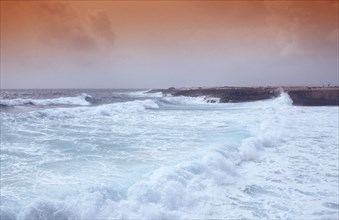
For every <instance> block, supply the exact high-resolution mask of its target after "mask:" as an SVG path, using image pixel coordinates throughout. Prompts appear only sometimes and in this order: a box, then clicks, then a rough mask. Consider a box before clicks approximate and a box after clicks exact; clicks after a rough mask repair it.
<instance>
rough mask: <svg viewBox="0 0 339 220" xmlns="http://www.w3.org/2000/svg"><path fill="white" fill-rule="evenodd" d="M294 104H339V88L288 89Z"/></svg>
mask: <svg viewBox="0 0 339 220" xmlns="http://www.w3.org/2000/svg"><path fill="white" fill-rule="evenodd" d="M287 92H288V94H289V96H290V97H291V99H292V100H293V104H294V105H303V106H326V105H327V106H329V105H339V89H313V90H312V89H307V90H305V89H303V90H290V91H287Z"/></svg>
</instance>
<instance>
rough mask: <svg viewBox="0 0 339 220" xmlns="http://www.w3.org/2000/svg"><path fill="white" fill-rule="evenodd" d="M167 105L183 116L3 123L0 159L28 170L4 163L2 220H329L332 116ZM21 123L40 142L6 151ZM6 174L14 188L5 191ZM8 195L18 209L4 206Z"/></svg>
mask: <svg viewBox="0 0 339 220" xmlns="http://www.w3.org/2000/svg"><path fill="white" fill-rule="evenodd" d="M165 98H167V97H165ZM174 99H176V97H173V98H172V97H171V99H168V100H167V101H170V102H171V103H172V105H174V103H177V104H178V105H185V104H184V103H186V106H189V107H188V108H187V109H182V110H180V111H178V110H176V111H171V110H166V108H165V110H163V109H162V106H161V105H159V104H158V100H144V101H133V102H125V103H115V104H109V105H102V106H95V107H77V108H71V109H48V110H43V111H39V112H40V113H41V112H43V113H46V114H47V115H46V117H47V118H51V116H56V115H58V117H60V116H62V115H72V118H68V119H67V120H64V119H63V118H62V117H60V118H59V119H60V120H54V119H53V120H47V121H46V120H44V118H41V119H40V118H29V117H26V118H23V117H22V118H16V120H14V119H13V118H12V119H11V118H8V114H6V117H4V119H3V121H2V125H3V129H4V130H5V133H4V134H2V135H3V136H2V138H3V139H4V146H5V148H6V150H7V151H10V152H11V154H7V153H6V156H7V157H9V158H10V157H13V156H15V160H16V161H18V160H21V163H24V164H25V163H26V159H27V160H28V161H27V166H29V165H30V164H34V166H33V167H34V170H30V169H28V168H27V167H26V166H24V167H22V166H21V164H15V166H17V167H18V168H20V169H23V170H22V172H18V173H15V172H13V173H12V174H11V178H10V179H7V178H6V179H5V181H2V183H5V184H6V185H5V186H2V187H3V189H4V191H2V196H4V197H5V199H6V200H5V201H11V202H12V203H11V202H5V203H2V205H3V207H1V210H2V212H4V213H5V216H9V218H11V217H14V216H15V217H16V218H18V219H241V218H247V219H258V218H267V219H300V218H305V219H315V218H316V219H324V218H337V215H338V203H339V202H338V192H337V188H338V154H337V152H338V136H337V134H338V127H337V124H338V108H337V107H334V108H330V107H321V108H317V107H315V108H307V107H294V106H291V105H290V103H291V102H290V99H289V97H288V95H286V94H284V93H283V94H282V95H281V96H280V97H278V98H276V99H273V100H268V101H260V102H251V103H236V104H235V103H232V104H228V103H226V104H215V105H211V104H206V103H205V102H200V101H201V99H197V100H198V101H194V100H192V99H191V98H189V99H183V98H182V97H178V98H177V100H174ZM192 105H193V107H194V106H200V105H204V106H205V105H206V106H208V107H210V109H209V111H207V110H206V109H204V111H200V110H199V108H198V107H197V109H198V110H194V108H193V107H192ZM150 108H151V109H156V111H149V110H148V109H150ZM103 112H105V113H104V114H102V113H103ZM27 114H32V113H22V115H26V116H27ZM98 115H101V116H100V117H101V118H97V117H95V116H98ZM102 116H103V117H102ZM20 117H21V116H20ZM52 118H53V117H52ZM18 120H21V121H20V122H18ZM27 120H28V121H27ZM39 120H43V121H42V122H40V121H39ZM25 123H26V124H25ZM32 123H35V131H36V132H41V133H39V134H35V133H30V135H26V136H30V137H32V136H33V135H36V136H34V137H36V139H37V140H39V141H37V142H34V144H32V145H28V146H25V147H23V146H22V145H21V144H20V142H18V143H16V144H15V145H14V144H13V143H11V144H12V145H11V148H9V147H8V149H7V146H9V141H8V140H10V138H11V137H12V136H13V135H15V133H13V132H11V131H12V130H11V129H12V128H13V126H14V125H17V127H16V132H17V134H20V135H21V138H22V139H21V140H22V141H23V142H25V139H24V136H25V133H24V132H28V131H27V126H29V125H31V124H32ZM57 126H60V128H59V129H58V128H56V127H57ZM61 128H62V129H61ZM6 129H9V130H8V131H7V130H6ZM53 129H54V130H53ZM81 132H83V133H81ZM79 133H80V134H79ZM69 134H71V135H69ZM84 134H86V137H85V136H84ZM61 137H62V139H60V138H61ZM92 137H95V140H92V139H91V138H92ZM27 140H29V139H27ZM53 141H54V142H56V143H58V144H53V143H54V142H53ZM115 143H117V144H115ZM41 144H42V145H41ZM26 145H27V144H26ZM68 145H70V147H67V146H68ZM48 146H49V147H50V148H49V147H48ZM124 146H125V147H124ZM116 148H118V149H119V150H118V149H116ZM25 149H26V150H25ZM50 150H53V153H51V152H50ZM7 151H6V152H7ZM19 152H21V153H26V154H27V155H31V157H28V156H23V155H20V154H18V153H19ZM39 155H40V156H39ZM66 155H67V156H68V157H70V158H68V159H67V160H65V159H63V158H64V157H65V156H66ZM42 156H43V157H42ZM2 157H3V158H5V156H4V155H2ZM40 157H41V158H40ZM3 158H2V159H3ZM35 158H37V159H42V158H43V160H42V161H41V162H40V163H37V162H35V160H34V159H35ZM57 159H59V160H60V163H59V162H58V160H57ZM15 160H14V161H15ZM6 161H7V160H5V162H6ZM52 162H53V163H52ZM39 164H40V165H39ZM11 165H12V166H13V164H11ZM3 167H7V163H3ZM20 169H18V170H20ZM5 171H6V170H5ZM2 173H3V172H2ZM26 173H27V174H26ZM16 175H20V178H21V179H22V180H24V181H25V183H26V185H24V188H20V187H19V186H17V187H16V188H15V187H14V188H11V187H13V185H11V184H8V185H7V183H8V182H7V181H12V182H13V181H14V179H15V178H16ZM48 178H49V179H52V181H49V179H48ZM36 181H37V182H36ZM31 182H32V184H33V183H34V184H37V188H36V189H34V188H31V187H30V184H29V183H31ZM14 183H15V181H14ZM53 183H54V184H56V183H58V184H57V185H55V186H54V185H53ZM79 183H81V184H80V185H79ZM34 184H33V185H34ZM119 185H122V187H120V186H119ZM27 189H32V190H33V191H34V190H35V193H32V192H28V191H27ZM42 189H46V191H43V190H42ZM11 190H13V191H11ZM25 190H26V191H25ZM14 191H15V192H16V194H15V195H16V196H17V197H18V198H20V197H21V198H22V200H23V201H24V202H19V201H15V199H13V198H11V197H8V196H7V195H13V193H14ZM3 192H4V193H3ZM6 192H12V193H8V194H7V193H6ZM31 198H34V199H31ZM13 200H14V201H13ZM11 204H14V205H11ZM15 204H16V205H15Z"/></svg>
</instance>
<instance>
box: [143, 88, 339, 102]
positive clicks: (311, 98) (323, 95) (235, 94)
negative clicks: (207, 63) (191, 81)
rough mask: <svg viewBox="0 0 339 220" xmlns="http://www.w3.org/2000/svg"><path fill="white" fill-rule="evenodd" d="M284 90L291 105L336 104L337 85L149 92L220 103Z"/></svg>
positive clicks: (260, 97) (269, 95) (259, 97)
mask: <svg viewBox="0 0 339 220" xmlns="http://www.w3.org/2000/svg"><path fill="white" fill-rule="evenodd" d="M281 90H284V91H285V92H287V93H288V94H289V96H290V97H291V99H292V100H293V105H302V106H338V105H339V88H338V87H302V86H298V87H192V88H178V89H177V88H173V87H171V88H168V89H152V90H150V91H149V93H154V92H162V93H163V94H165V95H169V94H170V95H172V96H190V97H198V96H205V97H207V98H218V99H219V100H220V102H221V103H228V102H248V101H257V100H264V99H270V98H274V97H277V96H278V95H279V94H280V91H281Z"/></svg>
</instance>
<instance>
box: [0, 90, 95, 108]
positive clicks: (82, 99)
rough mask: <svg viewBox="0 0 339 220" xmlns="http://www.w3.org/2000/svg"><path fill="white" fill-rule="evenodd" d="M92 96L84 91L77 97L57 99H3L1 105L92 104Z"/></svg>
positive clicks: (0, 101)
mask: <svg viewBox="0 0 339 220" xmlns="http://www.w3.org/2000/svg"><path fill="white" fill-rule="evenodd" d="M91 99H92V96H90V95H88V94H86V93H83V94H81V95H80V96H76V97H60V98H55V99H23V98H16V99H2V100H0V105H2V106H23V105H36V106H47V105H90V104H91V103H90V100H91Z"/></svg>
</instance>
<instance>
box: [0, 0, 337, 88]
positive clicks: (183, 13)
mask: <svg viewBox="0 0 339 220" xmlns="http://www.w3.org/2000/svg"><path fill="white" fill-rule="evenodd" d="M0 33H1V44H0V46H1V69H0V70H1V82H0V84H1V88H2V89H8V88H167V87H170V86H174V87H189V86H294V85H301V86H323V85H325V86H327V85H328V84H330V85H339V74H338V1H337V0H332V1H326V0H321V1H314V0H310V1H308V0H299V1H296V0H294V1H260V0H254V1H253V0H250V1H244V0H242V1H228V0H225V1H213V0H209V1H207V0H206V1H100V0H99V1H60V0H59V1H37V0H35V1H13V0H11V1H8V0H7V1H6V0H5V1H3V0H1V32H0Z"/></svg>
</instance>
